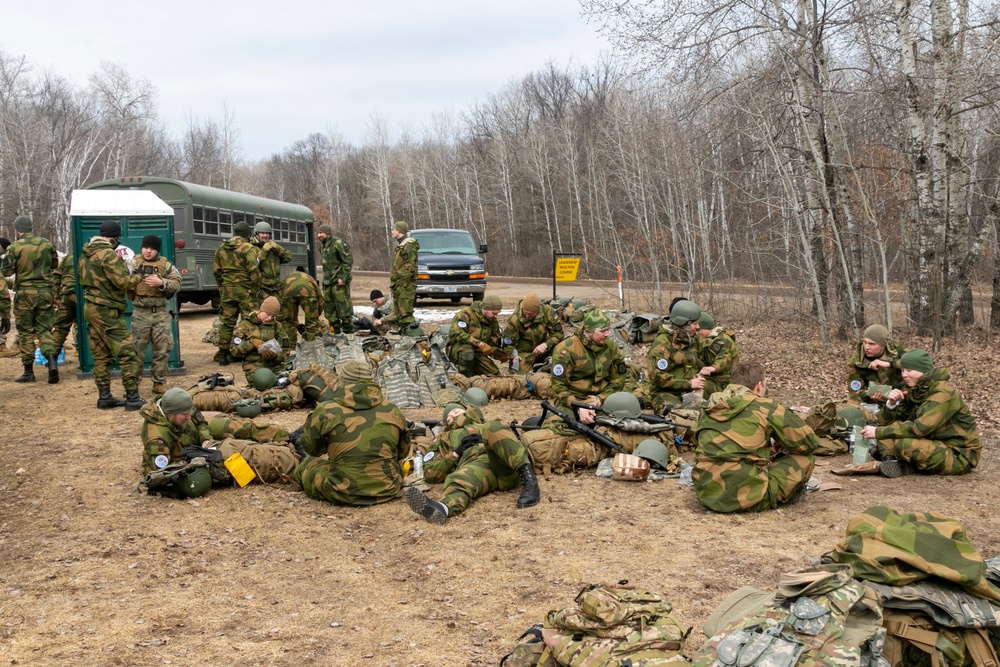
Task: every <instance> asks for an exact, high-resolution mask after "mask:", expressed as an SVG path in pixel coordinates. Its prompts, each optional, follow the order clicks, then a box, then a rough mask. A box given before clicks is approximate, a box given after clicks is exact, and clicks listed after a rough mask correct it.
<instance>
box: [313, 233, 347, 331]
mask: <svg viewBox="0 0 1000 667" xmlns="http://www.w3.org/2000/svg"><path fill="white" fill-rule="evenodd" d="M320 254H321V255H322V256H323V313H324V314H325V315H326V319H327V321H328V322H329V323H330V326H331V327H333V329H334V331H335V332H340V331H354V305H353V304H352V303H351V271H352V269H353V265H354V253H352V252H351V246H349V245H347V241H345V240H344V239H342V238H340V237H337V236H330V237H327V239H326V240H325V241H323V242H322V243H321V244H320ZM338 280H342V281H344V284H343V285H338V284H337V281H338Z"/></svg>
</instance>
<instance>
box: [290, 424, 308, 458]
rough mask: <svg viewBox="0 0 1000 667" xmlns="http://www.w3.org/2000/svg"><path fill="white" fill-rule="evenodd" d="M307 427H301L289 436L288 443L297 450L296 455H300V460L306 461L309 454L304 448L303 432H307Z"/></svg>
mask: <svg viewBox="0 0 1000 667" xmlns="http://www.w3.org/2000/svg"><path fill="white" fill-rule="evenodd" d="M305 428H306V427H305V426H300V427H298V428H297V429H295V430H294V431H292V432H291V433H289V434H288V442H290V443H291V444H292V447H294V448H295V453H296V454H298V455H299V459H300V460H301V459H304V458H305V457H306V456H308V454H306V450H305V448H303V447H302V443H301V440H302V431H304V430H305Z"/></svg>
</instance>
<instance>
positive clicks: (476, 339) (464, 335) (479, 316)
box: [446, 302, 501, 350]
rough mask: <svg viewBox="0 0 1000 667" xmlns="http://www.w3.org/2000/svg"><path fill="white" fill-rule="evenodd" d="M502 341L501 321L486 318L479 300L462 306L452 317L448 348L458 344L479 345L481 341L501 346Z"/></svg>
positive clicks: (497, 346)
mask: <svg viewBox="0 0 1000 667" xmlns="http://www.w3.org/2000/svg"><path fill="white" fill-rule="evenodd" d="M500 342H501V340H500V322H499V321H498V320H497V318H495V317H494V318H493V319H492V320H488V319H486V316H485V315H484V314H483V308H482V302H477V303H474V304H472V305H471V306H466V307H465V308H462V309H461V310H459V311H458V312H457V313H455V316H454V317H453V318H452V319H451V328H450V329H449V330H448V346H447V348H446V349H447V350H450V349H452V348H453V347H455V346H457V345H472V346H473V347H478V346H479V344H480V343H487V344H488V345H491V346H493V347H496V348H499V347H500Z"/></svg>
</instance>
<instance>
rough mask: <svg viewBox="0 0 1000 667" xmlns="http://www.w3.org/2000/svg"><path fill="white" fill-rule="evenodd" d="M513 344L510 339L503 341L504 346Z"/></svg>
mask: <svg viewBox="0 0 1000 667" xmlns="http://www.w3.org/2000/svg"><path fill="white" fill-rule="evenodd" d="M512 342H514V341H512V340H511V339H510V338H504V339H503V344H504V345H510V344H511V343H512Z"/></svg>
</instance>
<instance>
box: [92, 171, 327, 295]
mask: <svg viewBox="0 0 1000 667" xmlns="http://www.w3.org/2000/svg"><path fill="white" fill-rule="evenodd" d="M85 189H87V190H150V191H152V192H153V193H154V194H155V195H156V196H157V197H159V198H160V199H162V200H163V201H164V202H165V203H167V204H169V205H170V207H171V208H173V209H174V239H173V246H174V264H175V265H176V266H177V270H178V271H180V273H181V291H180V292H179V293H178V294H177V304H178V307H179V306H180V304H182V303H195V304H199V305H204V304H206V303H211V304H212V306H213V307H215V308H218V306H219V290H218V287H217V286H216V284H215V277H214V276H213V275H212V263H213V261H214V260H215V251H216V250H217V249H218V247H219V245H220V244H221V243H222V242H223V241H225V240H226V239H228V238H230V237H231V236H232V235H233V225H235V224H236V223H238V222H246V223H247V224H248V225H250V229H251V230H252V229H253V226H254V225H255V224H256V223H258V222H266V223H268V224H269V225H271V230H272V234H271V238H272V239H274V240H275V241H277V242H278V243H280V244H281V245H282V247H284V248H286V249H288V250H289V251H290V252H291V253H292V261H291V262H289V263H288V264H283V265H282V266H281V274H282V275H283V276H284V275H287V274H288V273H290V272H292V271H294V270H295V267H297V266H301V267H303V268H305V270H306V271H307V272H308V273H309V275H311V276H313V277H315V276H316V254H315V252H314V251H313V248H314V245H313V244H314V237H313V214H312V211H311V210H310V209H309V208H308V207H306V206H300V205H298V204H289V203H288V202H283V201H277V200H275V199H267V198H264V197H256V196H254V195H247V194H242V193H240V192H230V191H229V190H221V189H219V188H211V187H208V186H206V185H197V184H195V183H185V182H183V181H176V180H173V179H170V178H159V177H156V176H127V177H122V178H114V179H110V180H107V181H100V182H99V183H94V184H92V185H88V186H87V187H86V188H85Z"/></svg>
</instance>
